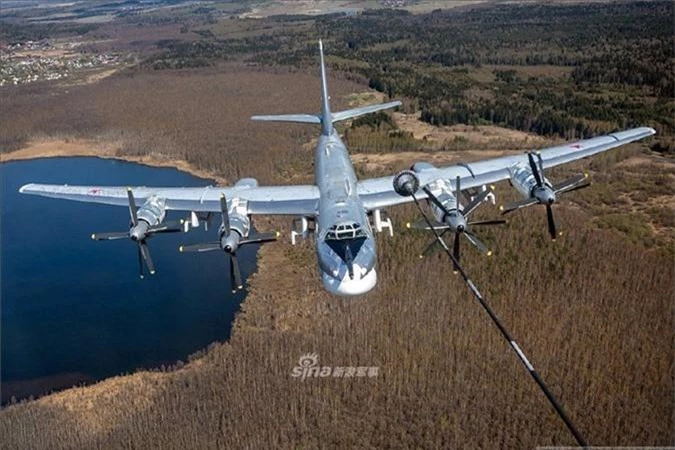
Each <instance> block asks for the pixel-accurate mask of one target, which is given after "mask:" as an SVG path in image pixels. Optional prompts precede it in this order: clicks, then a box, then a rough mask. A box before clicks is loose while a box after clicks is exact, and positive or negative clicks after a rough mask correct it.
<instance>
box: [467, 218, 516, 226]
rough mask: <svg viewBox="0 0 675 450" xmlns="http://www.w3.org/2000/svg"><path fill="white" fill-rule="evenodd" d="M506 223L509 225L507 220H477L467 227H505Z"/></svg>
mask: <svg viewBox="0 0 675 450" xmlns="http://www.w3.org/2000/svg"><path fill="white" fill-rule="evenodd" d="M505 223H508V220H505V219H490V220H477V221H475V222H469V223H468V224H467V225H469V226H474V225H478V226H482V225H504V224H505Z"/></svg>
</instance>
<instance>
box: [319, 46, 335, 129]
mask: <svg viewBox="0 0 675 450" xmlns="http://www.w3.org/2000/svg"><path fill="white" fill-rule="evenodd" d="M319 53H320V54H321V134H325V135H326V136H330V135H331V134H332V133H333V118H332V117H331V114H330V97H329V96H328V83H327V82H326V64H325V63H324V61H323V42H321V40H319Z"/></svg>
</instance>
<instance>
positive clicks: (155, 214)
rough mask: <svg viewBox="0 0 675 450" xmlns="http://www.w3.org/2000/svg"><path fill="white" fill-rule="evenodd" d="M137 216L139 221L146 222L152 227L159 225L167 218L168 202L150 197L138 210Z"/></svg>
mask: <svg viewBox="0 0 675 450" xmlns="http://www.w3.org/2000/svg"><path fill="white" fill-rule="evenodd" d="M136 215H137V216H138V220H142V221H144V222H145V223H147V224H148V225H150V226H151V227H152V226H155V225H159V224H160V223H162V221H163V220H164V218H165V217H166V200H164V199H163V198H159V197H150V198H149V199H148V200H147V201H146V202H145V203H144V204H143V206H141V207H140V208H139V209H138V212H137V213H136Z"/></svg>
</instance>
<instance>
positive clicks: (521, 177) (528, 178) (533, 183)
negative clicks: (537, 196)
mask: <svg viewBox="0 0 675 450" xmlns="http://www.w3.org/2000/svg"><path fill="white" fill-rule="evenodd" d="M509 172H510V173H511V184H512V185H513V187H514V188H516V190H517V191H518V192H519V193H520V195H522V196H523V197H524V198H530V197H534V191H535V188H537V187H538V185H537V179H536V177H535V176H534V173H533V172H532V169H531V168H530V166H529V165H527V164H525V163H520V164H516V165H515V166H513V167H511V168H510V169H509ZM541 173H543V172H541ZM542 177H543V175H542ZM542 181H543V182H544V185H546V186H548V187H549V188H550V187H551V186H552V185H551V182H550V181H548V179H547V178H546V177H543V180H542Z"/></svg>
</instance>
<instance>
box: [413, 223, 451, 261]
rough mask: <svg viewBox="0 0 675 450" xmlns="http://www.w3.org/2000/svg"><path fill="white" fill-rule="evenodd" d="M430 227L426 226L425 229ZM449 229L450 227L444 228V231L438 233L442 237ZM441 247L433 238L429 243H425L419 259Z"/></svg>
mask: <svg viewBox="0 0 675 450" xmlns="http://www.w3.org/2000/svg"><path fill="white" fill-rule="evenodd" d="M430 229H431V228H427V230H430ZM449 229H450V228H446V229H445V231H443V232H442V233H441V234H440V237H441V238H442V237H443V236H445V233H447V232H448V230H449ZM434 232H435V231H434ZM441 248H442V247H441V244H439V243H438V240H436V239H434V240H433V241H432V242H431V244H429V245H427V247H426V248H425V249H424V250H423V251H422V253H420V259H421V258H426V257H427V256H431V255H433V254H434V253H436V252H437V251H439V250H441Z"/></svg>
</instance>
